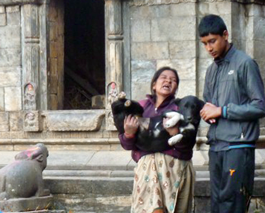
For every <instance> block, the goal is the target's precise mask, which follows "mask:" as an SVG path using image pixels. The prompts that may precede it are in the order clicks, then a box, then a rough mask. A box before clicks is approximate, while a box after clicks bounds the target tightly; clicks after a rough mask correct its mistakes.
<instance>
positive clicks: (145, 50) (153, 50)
mask: <svg viewBox="0 0 265 213" xmlns="http://www.w3.org/2000/svg"><path fill="white" fill-rule="evenodd" d="M168 57H169V50H168V44H167V42H143V43H133V44H132V59H133V60H153V59H167V58H168Z"/></svg>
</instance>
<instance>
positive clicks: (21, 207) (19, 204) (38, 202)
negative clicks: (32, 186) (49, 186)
mask: <svg viewBox="0 0 265 213" xmlns="http://www.w3.org/2000/svg"><path fill="white" fill-rule="evenodd" d="M52 207H53V196H51V195H50V196H47V197H40V198H19V199H10V200H3V201H0V209H1V210H2V211H4V212H9V211H11V212H23V211H36V210H38V209H50V208H52ZM36 212H38V211H36Z"/></svg>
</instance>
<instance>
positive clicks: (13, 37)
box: [0, 26, 21, 48]
mask: <svg viewBox="0 0 265 213" xmlns="http://www.w3.org/2000/svg"><path fill="white" fill-rule="evenodd" d="M0 37H1V38H2V39H1V40H0V47H1V48H10V47H19V48H20V46H21V38H20V27H19V26H7V27H0Z"/></svg>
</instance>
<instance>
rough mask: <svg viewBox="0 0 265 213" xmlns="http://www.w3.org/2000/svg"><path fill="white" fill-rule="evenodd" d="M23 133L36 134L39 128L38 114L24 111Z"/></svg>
mask: <svg viewBox="0 0 265 213" xmlns="http://www.w3.org/2000/svg"><path fill="white" fill-rule="evenodd" d="M23 129H24V131H28V132H36V131H39V130H40V127H39V112H38V111H26V112H24V126H23Z"/></svg>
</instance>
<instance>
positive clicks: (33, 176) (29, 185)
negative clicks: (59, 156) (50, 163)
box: [0, 143, 50, 200]
mask: <svg viewBox="0 0 265 213" xmlns="http://www.w3.org/2000/svg"><path fill="white" fill-rule="evenodd" d="M48 155H49V154H48V149H47V148H46V147H45V146H44V144H42V143H38V144H36V145H35V146H32V147H30V148H29V149H27V150H25V151H22V152H20V153H18V154H17V155H16V156H15V161H13V162H12V163H10V164H8V165H6V166H5V167H3V168H2V169H0V200H6V199H11V198H29V197H42V196H48V195H50V191H49V190H48V189H44V183H43V178H42V171H43V170H44V169H45V168H46V166H47V157H48Z"/></svg>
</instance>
